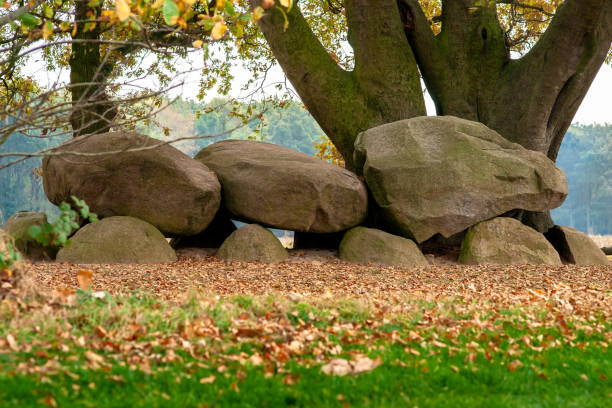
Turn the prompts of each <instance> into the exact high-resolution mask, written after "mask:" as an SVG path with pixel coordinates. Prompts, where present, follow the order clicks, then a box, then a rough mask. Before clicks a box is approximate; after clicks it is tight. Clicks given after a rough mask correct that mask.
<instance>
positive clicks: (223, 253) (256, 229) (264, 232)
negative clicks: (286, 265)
mask: <svg viewBox="0 0 612 408" xmlns="http://www.w3.org/2000/svg"><path fill="white" fill-rule="evenodd" d="M216 256H217V258H219V259H223V260H225V261H237V262H253V261H257V262H263V263H278V262H282V261H285V260H287V258H288V257H289V253H288V252H287V250H286V249H285V248H284V247H283V245H282V244H281V242H280V241H279V240H278V238H276V236H275V235H274V234H273V233H272V232H271V231H270V230H268V229H266V228H264V227H262V226H261V225H257V224H249V225H245V226H243V227H240V228H238V229H237V230H236V231H234V232H232V234H231V235H230V236H229V237H228V238H227V239H226V240H225V242H223V244H222V245H221V247H220V248H219V250H218V251H217V255H216Z"/></svg>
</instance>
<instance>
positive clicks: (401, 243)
mask: <svg viewBox="0 0 612 408" xmlns="http://www.w3.org/2000/svg"><path fill="white" fill-rule="evenodd" d="M339 256H340V259H343V260H345V261H350V262H357V263H372V264H381V265H398V266H425V265H428V264H429V262H427V259H425V256H424V255H423V253H422V252H421V250H420V249H419V247H417V245H416V244H415V243H414V242H413V241H412V240H410V239H407V238H403V237H399V236H397V235H392V234H389V233H387V232H384V231H381V230H378V229H374V228H365V227H356V228H353V229H350V230H349V231H347V232H346V234H344V238H343V239H342V242H340V253H339Z"/></svg>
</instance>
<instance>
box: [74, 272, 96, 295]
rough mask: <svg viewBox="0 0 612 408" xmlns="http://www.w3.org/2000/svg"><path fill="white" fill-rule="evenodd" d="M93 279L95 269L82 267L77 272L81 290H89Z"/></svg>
mask: <svg viewBox="0 0 612 408" xmlns="http://www.w3.org/2000/svg"><path fill="white" fill-rule="evenodd" d="M92 280H93V271H90V270H85V269H81V270H79V271H78V272H77V281H78V283H79V288H80V289H81V290H89V288H90V286H91V281H92Z"/></svg>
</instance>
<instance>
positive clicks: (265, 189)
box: [195, 140, 367, 233]
mask: <svg viewBox="0 0 612 408" xmlns="http://www.w3.org/2000/svg"><path fill="white" fill-rule="evenodd" d="M195 159H197V160H199V161H201V162H202V163H204V164H205V165H206V166H208V167H209V168H210V169H212V170H213V171H214V172H215V173H216V174H217V176H218V177H219V181H221V185H222V186H223V188H222V195H223V206H224V207H225V208H226V209H227V210H228V211H229V212H230V213H231V215H232V218H233V219H236V220H240V221H246V222H254V223H258V224H261V225H265V226H268V227H272V228H279V229H284V230H289V231H301V232H317V233H328V232H337V231H342V230H345V229H347V228H351V227H354V226H355V225H358V224H359V223H360V222H361V221H362V220H363V219H364V217H365V215H366V210H367V191H366V187H365V185H364V184H363V182H361V181H360V180H359V179H358V178H357V176H356V175H355V174H353V173H351V172H350V171H348V170H346V169H343V168H341V167H338V166H336V165H333V164H330V163H327V162H324V161H323V160H319V159H317V158H314V157H311V156H308V155H306V154H304V153H300V152H297V151H295V150H291V149H288V148H286V147H282V146H277V145H273V144H270V143H263V142H255V141H250V140H224V141H221V142H217V143H214V144H211V145H210V146H208V147H206V148H204V149H203V150H201V151H200V152H199V153H198V154H197V155H196V156H195Z"/></svg>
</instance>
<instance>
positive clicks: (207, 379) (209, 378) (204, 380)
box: [200, 375, 217, 384]
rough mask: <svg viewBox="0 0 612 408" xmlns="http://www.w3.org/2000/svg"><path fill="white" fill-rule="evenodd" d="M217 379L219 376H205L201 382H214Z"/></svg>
mask: <svg viewBox="0 0 612 408" xmlns="http://www.w3.org/2000/svg"><path fill="white" fill-rule="evenodd" d="M216 379H217V377H215V376H214V375H211V376H208V377H203V378H201V379H200V384H212V383H214V382H215V380H216Z"/></svg>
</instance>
